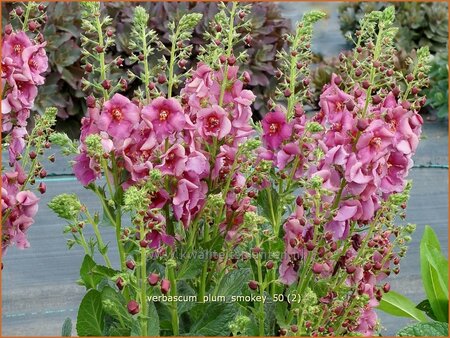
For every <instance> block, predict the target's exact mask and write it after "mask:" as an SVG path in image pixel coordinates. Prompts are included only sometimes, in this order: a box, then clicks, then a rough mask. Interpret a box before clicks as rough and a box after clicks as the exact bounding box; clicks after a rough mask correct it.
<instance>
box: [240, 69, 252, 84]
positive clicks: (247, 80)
mask: <svg viewBox="0 0 450 338" xmlns="http://www.w3.org/2000/svg"><path fill="white" fill-rule="evenodd" d="M242 78H243V80H244V83H250V81H251V77H250V73H249V72H247V71H244V72H243V73H242Z"/></svg>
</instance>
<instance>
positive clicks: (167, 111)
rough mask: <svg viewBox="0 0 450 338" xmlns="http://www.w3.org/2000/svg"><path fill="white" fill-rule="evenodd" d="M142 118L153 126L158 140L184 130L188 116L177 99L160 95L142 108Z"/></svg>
mask: <svg viewBox="0 0 450 338" xmlns="http://www.w3.org/2000/svg"><path fill="white" fill-rule="evenodd" d="M142 118H143V119H144V120H145V121H146V122H150V123H151V125H152V126H153V128H154V130H155V133H156V137H157V139H158V141H162V140H164V139H165V138H167V137H168V136H170V135H171V134H172V133H174V132H178V131H181V130H183V128H184V125H185V124H186V117H185V115H184V112H183V108H182V107H181V105H180V103H179V102H178V101H177V100H176V99H173V98H171V99H166V98H164V97H158V98H156V99H154V100H153V101H152V102H151V103H150V105H148V106H145V107H144V108H143V109H142Z"/></svg>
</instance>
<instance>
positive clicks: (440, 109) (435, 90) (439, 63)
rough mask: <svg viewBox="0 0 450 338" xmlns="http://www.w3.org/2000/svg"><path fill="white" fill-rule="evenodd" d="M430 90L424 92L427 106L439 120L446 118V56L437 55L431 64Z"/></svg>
mask: <svg viewBox="0 0 450 338" xmlns="http://www.w3.org/2000/svg"><path fill="white" fill-rule="evenodd" d="M430 78H431V82H430V88H428V89H427V90H426V92H425V93H426V95H427V106H429V107H432V108H433V109H435V110H436V113H437V116H438V117H439V118H448V54H444V53H439V54H437V55H436V56H435V57H434V59H433V61H432V62H431V69H430Z"/></svg>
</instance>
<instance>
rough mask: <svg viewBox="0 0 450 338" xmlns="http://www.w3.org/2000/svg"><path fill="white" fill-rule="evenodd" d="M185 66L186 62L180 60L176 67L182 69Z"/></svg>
mask: <svg viewBox="0 0 450 338" xmlns="http://www.w3.org/2000/svg"><path fill="white" fill-rule="evenodd" d="M186 65H187V61H186V60H185V59H181V60H180V61H178V67H180V68H182V69H184V68H186Z"/></svg>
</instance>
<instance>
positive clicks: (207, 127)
mask: <svg viewBox="0 0 450 338" xmlns="http://www.w3.org/2000/svg"><path fill="white" fill-rule="evenodd" d="M227 115H228V114H227V112H226V111H225V110H223V108H222V107H219V106H218V105H213V106H212V107H211V108H205V109H202V110H200V111H199V112H198V114H197V123H198V125H199V134H200V136H202V137H203V138H205V139H208V140H210V139H211V137H217V138H218V139H219V140H221V139H223V138H224V137H225V136H227V135H228V134H229V133H230V131H231V122H230V120H229V119H228V117H227Z"/></svg>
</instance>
